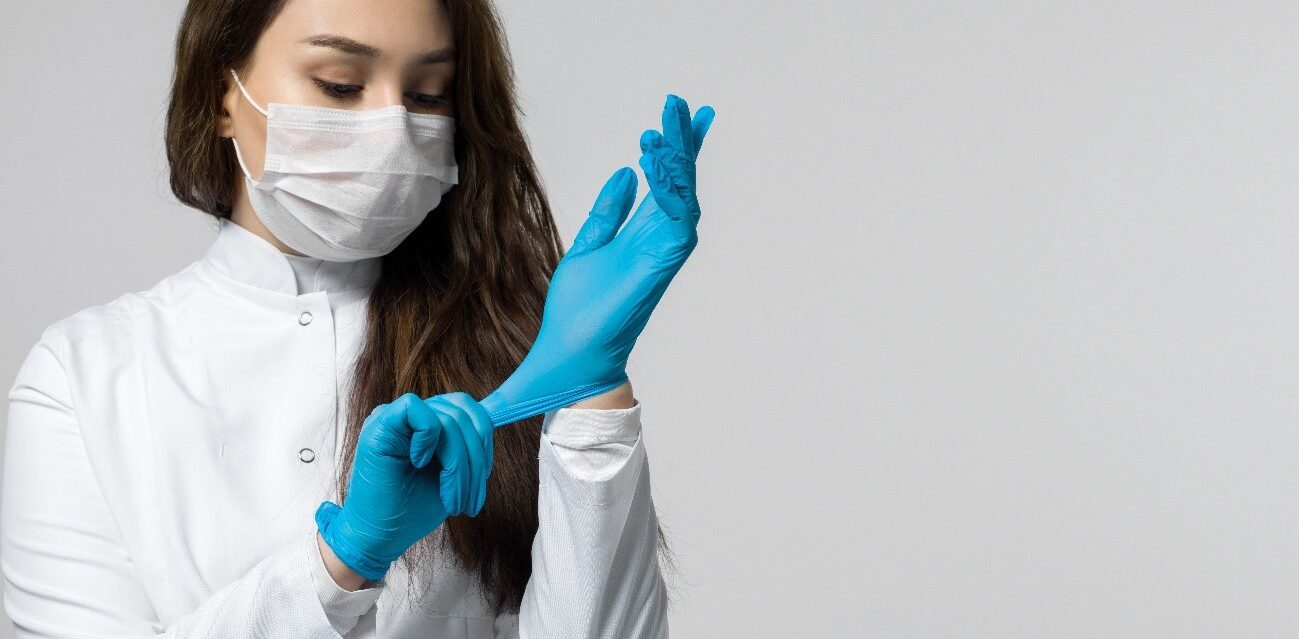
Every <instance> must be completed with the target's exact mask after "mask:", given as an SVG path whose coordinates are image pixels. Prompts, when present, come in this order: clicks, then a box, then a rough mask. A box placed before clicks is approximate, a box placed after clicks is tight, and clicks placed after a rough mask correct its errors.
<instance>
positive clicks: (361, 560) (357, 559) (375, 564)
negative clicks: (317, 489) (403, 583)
mask: <svg viewBox="0 0 1299 639" xmlns="http://www.w3.org/2000/svg"><path fill="white" fill-rule="evenodd" d="M342 512H343V509H342V507H340V506H339V505H338V504H335V503H334V502H332V501H328V500H326V501H322V502H320V506H318V507H316V530H319V531H320V537H321V538H322V539H324V540H325V543H326V544H329V548H330V549H331V550H333V551H334V555H336V556H337V557H338V559H339V561H342V562H343V563H344V564H346V565H347V567H348V568H351V569H352V570H354V571H356V574H358V575H361V576H362V577H365V578H366V579H369V580H370V581H379V580H381V579H383V576H384V575H385V574H387V572H388V568H389V567H390V566H391V565H392V562H393V561H394V560H393V559H385V558H383V557H379V556H377V555H374V554H373V553H369V552H366V551H365V550H362V549H361V548H360V547H358V546H357V545H356V544H354V543H352V541H351V540H350V539H348V538H347V535H345V534H344V531H345V530H346V529H347V526H346V525H345V522H340V521H338V517H339V515H340V514H342ZM340 524H344V525H340Z"/></svg>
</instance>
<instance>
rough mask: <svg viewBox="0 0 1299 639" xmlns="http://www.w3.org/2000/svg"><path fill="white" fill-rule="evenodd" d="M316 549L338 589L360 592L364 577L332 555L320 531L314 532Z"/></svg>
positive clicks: (364, 580)
mask: <svg viewBox="0 0 1299 639" xmlns="http://www.w3.org/2000/svg"><path fill="white" fill-rule="evenodd" d="M316 547H317V548H319V549H320V558H321V559H323V560H324V561H325V569H326V570H328V571H329V576H330V577H333V579H334V583H336V584H338V587H340V588H342V589H343V590H347V591H349V592H352V591H356V590H360V589H361V587H362V586H364V585H365V582H366V579H365V577H362V576H361V575H360V574H357V572H356V571H355V570H352V569H351V568H349V567H348V565H347V564H345V563H343V560H341V559H339V558H338V555H335V554H334V549H333V548H330V547H329V544H327V543H325V538H324V537H322V536H321V534H320V531H316Z"/></svg>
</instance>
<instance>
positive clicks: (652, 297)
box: [482, 94, 714, 428]
mask: <svg viewBox="0 0 1299 639" xmlns="http://www.w3.org/2000/svg"><path fill="white" fill-rule="evenodd" d="M713 115H714V111H713V108H712V107H710V106H705V107H702V108H700V109H699V111H698V112H697V113H696V114H695V117H694V119H693V121H692V119H691V117H690V109H689V107H688V106H687V105H686V102H685V100H682V99H681V98H678V97H677V96H675V95H672V94H668V97H667V102H666V104H665V106H664V108H663V133H659V132H658V131H656V130H654V129H650V130H647V131H645V132H644V133H643V134H641V138H640V148H641V152H642V153H641V157H640V166H641V169H643V170H644V171H645V179H646V181H647V182H648V183H649V186H650V191H651V193H650V194H647V195H646V196H645V199H643V200H641V203H640V206H639V207H637V208H636V212H635V214H633V215H632V217H631V220H630V221H628V222H627V226H626V228H623V229H622V232H619V230H618V229H619V227H620V226H622V223H623V221H624V220H626V219H627V213H628V211H630V210H631V206H632V203H633V202H635V200H636V172H635V171H633V170H632V169H630V168H628V167H623V168H621V169H619V170H618V171H616V172H614V174H613V176H612V177H611V178H609V181H607V182H605V185H604V188H602V189H601V190H600V195H599V196H598V197H597V198H596V201H595V206H594V207H593V208H592V209H591V214H590V216H589V217H587V220H586V222H585V223H584V224H583V225H582V228H581V229H579V230H578V232H577V237H576V238H575V239H574V240H573V246H572V247H571V248H569V250H568V252H567V253H565V255H564V258H563V259H562V260H560V262H559V265H558V266H557V267H556V269H555V273H554V275H553V276H552V277H551V280H550V289H549V291H548V292H547V294H546V303H545V308H544V309H543V311H542V319H541V328H540V330H539V331H538V333H537V339H536V341H535V342H534V343H533V345H532V348H531V350H529V351H528V354H527V355H526V356H525V357H524V358H523V362H522V363H520V364H519V367H518V369H516V370H515V371H514V373H512V374H511V375H510V377H509V378H508V379H506V380H505V382H504V383H503V384H501V386H500V388H498V389H496V390H494V391H492V392H491V393H490V394H489V395H488V396H487V397H485V398H483V400H482V404H483V406H484V407H485V408H486V409H487V412H488V414H489V415H491V419H492V423H493V425H495V426H496V427H498V428H499V427H501V426H504V425H506V424H509V423H512V422H516V421H518V420H520V419H526V418H528V417H532V416H534V415H539V414H541V413H544V412H546V411H549V410H553V409H557V408H561V407H564V406H567V405H569V404H572V403H573V402H576V401H578V400H581V399H586V398H588V397H593V396H595V395H599V394H601V393H604V392H607V391H610V390H613V389H614V388H617V387H618V386H620V385H622V384H623V383H624V382H626V381H627V373H626V367H627V356H628V354H630V353H631V350H632V346H634V345H635V343H636V338H638V337H640V334H641V331H642V330H643V329H644V328H645V324H646V322H648V321H649V317H650V313H651V312H653V310H654V307H655V305H656V304H658V302H659V299H661V298H662V297H663V293H664V292H665V291H666V290H667V287H668V284H669V283H670V282H671V281H672V277H673V276H675V275H676V274H677V271H678V270H680V269H681V266H682V265H683V264H685V261H686V258H688V257H689V256H690V253H691V251H693V250H694V248H695V245H696V244H697V243H698V235H697V234H696V232H695V227H696V225H697V224H698V223H699V214H700V211H699V200H698V198H696V196H695V158H696V157H697V156H698V155H699V146H700V144H701V143H702V142H703V140H704V135H705V134H706V133H707V132H708V127H709V126H710V125H711V124H712V121H713ZM651 195H652V197H651Z"/></svg>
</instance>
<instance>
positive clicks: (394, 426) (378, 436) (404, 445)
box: [358, 393, 420, 458]
mask: <svg viewBox="0 0 1299 639" xmlns="http://www.w3.org/2000/svg"><path fill="white" fill-rule="evenodd" d="M412 399H413V400H414V401H417V402H418V401H420V399H419V396H418V395H416V394H415V393H406V394H404V395H402V396H401V397H398V398H397V399H394V400H392V401H391V402H388V403H387V404H380V405H378V406H376V407H374V409H373V410H371V411H370V416H369V417H367V418H365V423H363V424H362V426H361V441H360V443H359V444H358V446H365V447H366V448H368V449H370V450H373V451H375V452H377V453H379V454H382V455H386V456H391V457H402V458H405V457H407V456H408V455H409V454H410V439H411V434H412V431H411V427H410V423H409V422H407V421H406V409H407V407H408V406H409V405H410V402H411V401H412Z"/></svg>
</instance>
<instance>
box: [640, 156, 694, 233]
mask: <svg viewBox="0 0 1299 639" xmlns="http://www.w3.org/2000/svg"><path fill="white" fill-rule="evenodd" d="M639 161H640V167H641V169H642V170H644V171H645V181H646V182H648V183H649V187H650V193H652V194H653V195H654V202H655V203H657V204H658V208H660V209H662V210H663V212H664V213H665V214H666V215H667V216H668V217H669V218H671V219H673V220H678V221H680V220H691V219H693V216H692V215H691V214H690V211H689V208H690V207H689V206H688V205H687V204H686V201H685V200H684V199H682V197H681V195H680V193H679V192H678V191H677V185H676V183H675V182H674V181H673V179H672V175H671V173H670V172H669V170H668V167H666V166H664V165H663V162H662V160H660V158H659V155H658V154H657V153H654V152H653V149H651V150H650V151H647V152H645V153H642V154H641V156H640V160H639ZM637 213H640V211H637ZM635 221H636V220H633V222H635Z"/></svg>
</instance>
